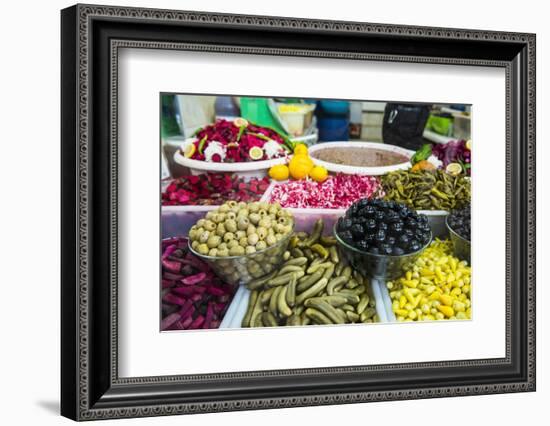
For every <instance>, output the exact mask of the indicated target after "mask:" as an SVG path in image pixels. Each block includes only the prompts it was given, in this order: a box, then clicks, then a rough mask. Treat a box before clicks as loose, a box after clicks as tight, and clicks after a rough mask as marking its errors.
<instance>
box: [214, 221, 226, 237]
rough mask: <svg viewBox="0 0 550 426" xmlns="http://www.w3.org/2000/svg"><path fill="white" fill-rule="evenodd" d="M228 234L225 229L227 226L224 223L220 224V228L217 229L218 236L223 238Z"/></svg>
mask: <svg viewBox="0 0 550 426" xmlns="http://www.w3.org/2000/svg"><path fill="white" fill-rule="evenodd" d="M226 232H227V230H226V229H225V225H224V224H223V223H218V226H217V228H216V235H219V236H220V237H223V236H224V235H225V233H226Z"/></svg>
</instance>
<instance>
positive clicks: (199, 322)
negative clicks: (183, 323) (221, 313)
mask: <svg viewBox="0 0 550 426" xmlns="http://www.w3.org/2000/svg"><path fill="white" fill-rule="evenodd" d="M203 323H204V317H203V316H202V315H198V316H197V318H195V319H194V320H193V322H192V323H191V325H190V326H189V329H190V330H196V329H197V328H200V327H201V325H202V324H203Z"/></svg>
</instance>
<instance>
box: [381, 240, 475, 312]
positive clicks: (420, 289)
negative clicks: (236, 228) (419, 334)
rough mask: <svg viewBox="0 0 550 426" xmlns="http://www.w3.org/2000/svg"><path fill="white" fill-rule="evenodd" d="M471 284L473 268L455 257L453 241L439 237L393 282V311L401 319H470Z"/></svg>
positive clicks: (391, 293) (391, 294) (391, 295)
mask: <svg viewBox="0 0 550 426" xmlns="http://www.w3.org/2000/svg"><path fill="white" fill-rule="evenodd" d="M388 284H390V283H388ZM470 284H471V267H470V266H468V264H467V263H466V262H464V261H461V260H460V259H457V258H456V257H454V255H453V250H452V243H451V241H449V240H439V239H436V240H435V241H433V242H432V243H431V244H430V246H429V247H428V248H426V250H424V252H423V253H422V254H421V255H420V256H419V257H418V259H417V260H416V261H415V263H414V264H413V265H411V266H410V268H409V270H407V271H406V272H405V274H404V275H403V276H402V277H401V278H398V279H396V280H393V281H392V282H391V290H392V291H391V292H390V297H391V299H392V310H393V312H394V314H395V316H396V318H397V320H398V321H434V320H445V319H451V320H455V319H456V320H465V319H470V318H471V300H470V290H471V288H470ZM388 287H390V286H388Z"/></svg>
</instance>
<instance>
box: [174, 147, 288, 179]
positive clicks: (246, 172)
mask: <svg viewBox="0 0 550 426" xmlns="http://www.w3.org/2000/svg"><path fill="white" fill-rule="evenodd" d="M193 140H194V138H193ZM187 141H188V140H186V141H185V142H184V143H183V144H182V145H184V144H185V143H187ZM174 161H175V162H176V163H178V164H179V165H181V166H184V167H187V168H189V170H190V172H191V174H192V175H200V174H202V173H206V172H217V173H218V172H219V173H221V172H231V173H235V174H237V175H238V176H243V177H248V178H253V177H254V178H262V177H264V176H267V172H268V170H269V169H270V168H271V166H274V165H275V164H286V162H287V161H288V158H286V157H281V158H275V159H273V160H261V161H247V162H241V163H213V162H209V161H201V160H193V159H191V158H187V157H185V156H184V155H183V154H182V153H181V151H180V149H177V150H176V152H175V153H174Z"/></svg>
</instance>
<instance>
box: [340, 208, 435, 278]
mask: <svg viewBox="0 0 550 426" xmlns="http://www.w3.org/2000/svg"><path fill="white" fill-rule="evenodd" d="M334 235H335V237H336V240H337V242H338V245H339V247H340V252H341V253H342V255H343V257H344V258H345V259H346V260H347V261H348V262H349V263H350V264H351V265H352V266H353V268H355V269H357V270H358V271H359V272H360V273H361V274H363V275H365V276H367V277H369V278H375V279H380V280H392V279H395V278H398V277H400V276H401V275H403V273H404V270H405V269H407V267H408V266H410V265H411V263H413V262H414V261H415V260H416V259H417V257H418V256H419V255H420V253H422V251H423V250H424V249H425V248H426V247H427V246H428V244H430V242H431V240H432V232H431V228H430V225H429V223H428V218H427V217H426V216H425V215H422V214H418V213H417V212H416V211H414V210H411V209H410V208H408V207H407V206H406V205H404V204H401V203H396V202H394V201H384V200H369V199H366V198H365V199H361V200H359V201H357V202H355V203H354V204H352V205H351V206H350V208H349V209H348V210H347V211H346V214H345V215H344V216H343V217H341V218H340V219H338V221H337V222H336V224H335V225H334Z"/></svg>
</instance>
